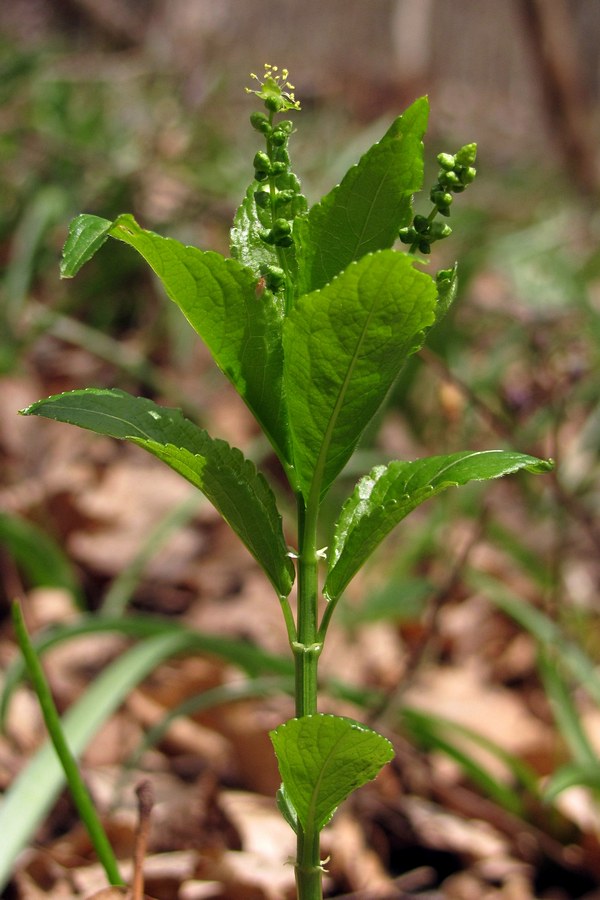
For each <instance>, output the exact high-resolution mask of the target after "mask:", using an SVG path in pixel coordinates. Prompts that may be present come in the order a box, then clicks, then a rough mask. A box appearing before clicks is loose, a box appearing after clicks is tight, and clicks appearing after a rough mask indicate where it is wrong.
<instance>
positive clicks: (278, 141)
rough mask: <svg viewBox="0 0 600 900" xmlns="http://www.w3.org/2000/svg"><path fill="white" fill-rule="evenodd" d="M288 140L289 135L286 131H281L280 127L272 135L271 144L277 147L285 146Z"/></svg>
mask: <svg viewBox="0 0 600 900" xmlns="http://www.w3.org/2000/svg"><path fill="white" fill-rule="evenodd" d="M287 140H288V136H287V134H286V133H285V132H284V131H281V129H280V128H279V127H278V128H276V129H275V131H274V132H273V133H272V134H271V142H272V143H273V144H274V146H275V147H283V146H285V144H286V143H287Z"/></svg>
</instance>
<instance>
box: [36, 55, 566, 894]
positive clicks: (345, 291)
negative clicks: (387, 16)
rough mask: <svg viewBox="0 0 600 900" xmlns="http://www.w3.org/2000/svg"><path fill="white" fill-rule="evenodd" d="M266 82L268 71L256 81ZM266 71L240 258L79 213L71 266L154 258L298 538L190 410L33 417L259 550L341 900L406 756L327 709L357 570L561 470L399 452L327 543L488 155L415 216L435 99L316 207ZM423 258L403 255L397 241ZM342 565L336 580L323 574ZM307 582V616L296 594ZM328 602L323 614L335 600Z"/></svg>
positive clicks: (117, 397) (56, 406)
mask: <svg viewBox="0 0 600 900" xmlns="http://www.w3.org/2000/svg"><path fill="white" fill-rule="evenodd" d="M254 77H256V76H254ZM287 78H288V74H287V72H286V71H285V70H283V72H282V73H281V74H279V73H278V71H277V69H276V68H274V67H270V66H267V67H266V69H265V75H264V77H263V79H262V80H260V79H256V80H257V81H258V87H257V88H256V89H255V90H252V91H251V93H253V94H255V95H256V96H257V97H258V98H259V99H260V100H261V101H262V103H263V105H264V109H265V111H264V112H263V111H260V112H254V113H253V114H252V116H251V123H252V126H253V127H254V128H255V129H256V130H257V131H258V132H259V133H261V134H262V135H263V136H264V140H265V149H264V150H260V151H258V152H257V153H256V155H255V157H254V179H253V181H252V183H251V185H250V187H249V188H248V191H247V193H246V196H245V198H244V200H243V202H242V204H241V206H240V208H239V209H238V212H237V214H236V217H235V222H234V225H233V228H232V231H231V248H232V258H230V259H226V258H224V257H223V256H221V255H219V254H217V253H214V252H211V251H201V250H198V249H196V248H194V247H187V246H183V245H182V244H180V243H178V242H177V241H175V240H172V239H169V238H163V237H160V236H158V235H157V234H154V233H152V232H149V231H145V230H144V229H142V228H140V226H139V225H138V224H137V222H136V221H135V220H134V219H133V217H132V216H130V215H121V216H119V217H118V218H117V219H116V220H114V221H112V222H111V221H108V220H106V219H101V218H98V217H97V216H90V215H82V216H79V217H78V218H77V219H75V220H74V222H73V223H72V225H71V229H70V233H69V237H68V239H67V243H66V245H65V249H64V258H63V264H62V274H63V276H64V277H71V276H73V275H75V274H76V273H77V271H78V270H79V269H80V268H81V266H82V265H83V264H84V263H85V262H86V261H87V260H89V259H90V258H91V257H92V256H93V255H94V254H95V253H96V251H97V250H99V249H100V247H101V246H102V245H103V244H104V242H105V241H106V240H107V238H108V237H112V238H114V239H116V240H118V241H121V242H123V243H125V244H128V245H129V246H131V247H133V248H134V249H135V250H137V252H138V253H139V254H140V255H141V256H142V257H143V258H144V259H145V260H146V261H147V262H148V263H149V265H150V266H151V267H152V269H153V270H154V271H155V273H156V274H157V276H158V277H159V279H160V280H161V282H162V284H163V286H164V288H165V290H166V292H167V294H168V296H169V297H170V298H171V299H172V300H173V301H174V302H175V303H176V304H177V305H178V306H179V307H180V308H181V310H182V312H183V313H184V315H185V316H186V317H187V319H188V320H189V322H190V324H191V325H192V326H193V328H194V329H195V330H196V331H197V332H198V334H199V335H200V336H201V338H202V339H203V341H204V342H205V343H206V345H207V346H208V348H209V349H210V351H211V352H212V355H213V357H214V359H215V362H216V364H217V366H218V367H219V368H220V369H221V370H222V371H223V372H224V374H225V375H226V376H227V377H228V378H229V380H230V381H231V382H232V383H233V385H234V387H235V388H236V389H237V391H238V393H239V394H240V396H241V397H242V399H243V400H244V401H245V403H246V404H247V406H248V407H249V409H250V410H251V412H252V413H253V415H254V416H255V418H256V420H257V422H258V423H259V425H260V426H261V428H262V430H263V432H264V433H265V435H266V436H267V438H268V439H269V441H270V443H271V445H272V447H273V450H274V451H275V453H276V455H277V457H278V459H279V462H280V463H281V466H282V469H283V471H284V473H285V475H286V477H287V481H288V483H289V486H290V489H291V492H292V494H293V496H294V498H295V501H296V507H297V533H296V540H295V541H294V549H293V550H291V551H290V550H289V548H288V543H287V540H286V538H285V536H284V530H283V526H282V519H281V516H280V513H279V510H278V508H277V504H276V500H275V495H274V492H273V490H272V489H271V487H270V485H269V484H268V482H267V480H266V479H265V478H264V476H263V475H262V474H261V473H259V472H258V471H257V469H256V467H255V466H254V464H253V463H252V462H250V461H249V460H248V459H246V458H245V457H244V455H243V454H242V452H241V451H240V450H238V449H237V448H235V447H231V446H229V445H228V444H226V443H225V442H224V441H222V440H218V439H215V438H212V437H210V436H209V435H208V434H207V433H206V432H205V431H203V430H201V429H200V428H198V427H197V426H196V425H194V424H193V423H192V422H191V421H189V420H188V419H186V418H184V416H183V415H182V414H181V412H179V411H178V410H175V409H167V408H164V407H161V406H159V405H157V404H156V403H154V402H153V401H151V400H149V399H146V398H139V397H137V398H136V397H133V396H130V395H128V394H126V393H124V392H123V391H120V390H102V389H86V390H76V391H72V392H70V393H66V394H60V395H56V396H54V397H50V398H48V399H47V400H41V401H39V402H37V403H34V404H33V405H32V406H30V407H29V408H28V409H26V410H23V413H24V414H25V415H38V416H45V417H47V418H50V419H54V420H57V421H63V422H68V423H71V424H75V425H79V426H81V427H84V428H88V429H91V430H92V431H96V432H98V433H100V434H104V435H109V436H112V437H115V438H120V439H124V440H129V441H132V442H133V443H135V444H137V445H138V446H140V447H143V448H144V449H146V450H147V451H149V452H150V453H152V454H153V455H155V456H156V457H158V458H159V459H162V460H163V461H164V462H166V463H167V464H168V465H169V466H171V467H172V468H173V469H174V470H176V471H178V472H180V473H181V474H182V475H183V476H184V477H185V478H187V479H188V480H189V481H190V482H191V483H192V484H194V485H195V486H196V487H197V488H199V489H200V490H201V491H202V492H203V493H204V494H205V495H206V497H207V498H208V499H209V500H210V501H211V503H213V505H214V506H215V507H216V508H217V510H218V511H219V512H220V513H221V515H222V516H223V518H224V519H225V520H226V521H227V522H228V523H229V524H230V525H231V527H232V528H233V529H234V531H235V532H236V533H237V534H238V535H239V537H240V538H241V540H242V541H243V542H244V543H245V545H246V547H247V548H248V550H249V551H250V552H251V553H252V555H253V556H254V558H255V559H256V561H257V562H258V563H259V565H260V566H261V567H262V569H263V570H264V572H265V574H266V575H267V577H268V579H269V580H270V582H271V584H272V586H273V588H274V590H275V593H276V595H277V597H278V600H279V603H280V605H281V609H282V612H283V616H284V619H285V624H286V628H287V633H288V637H289V644H290V648H291V652H292V655H293V660H294V672H295V689H294V692H295V708H296V717H295V718H294V719H292V720H290V721H288V722H286V723H284V724H283V725H281V726H280V727H279V728H277V729H275V731H274V732H272V734H271V738H272V742H273V745H274V748H275V752H276V755H277V759H278V763H279V768H280V772H281V776H282V786H281V789H280V791H279V793H278V803H279V807H280V809H281V811H282V813H283V815H284V816H285V818H286V820H287V821H288V822H289V824H290V825H291V827H292V828H293V829H294V830H295V832H296V834H297V839H298V840H297V844H298V850H297V859H296V880H297V886H298V896H299V897H300V898H303V900H315V898H320V897H321V896H322V887H321V882H322V872H323V864H322V861H321V858H320V852H319V839H320V832H321V830H322V828H323V827H324V825H325V824H326V823H327V822H328V820H329V819H330V818H331V816H332V815H333V813H334V811H335V809H336V807H337V806H338V805H339V803H341V802H342V801H343V800H344V799H345V798H346V797H347V796H348V795H349V794H350V793H351V792H352V791H353V790H354V789H355V788H357V787H359V786H360V785H362V784H364V783H365V782H366V781H368V780H370V779H371V778H373V777H375V775H376V774H377V772H378V771H379V769H380V768H381V766H383V765H384V764H385V763H386V762H387V761H389V760H390V759H391V757H392V755H393V749H392V746H391V744H390V743H389V741H388V740H386V739H385V738H384V737H382V736H381V735H379V734H377V733H376V732H375V731H373V730H372V729H370V728H367V727H366V726H364V725H361V724H360V723H358V722H356V721H354V720H351V719H348V718H343V717H339V716H334V715H321V714H319V713H318V709H317V694H318V678H317V672H318V662H319V657H320V655H321V653H322V650H323V646H324V642H325V639H326V635H327V630H328V627H329V624H330V621H331V617H332V614H333V612H334V610H335V608H336V606H337V604H338V602H339V600H340V597H341V596H342V594H343V592H344V590H345V589H346V587H347V585H348V584H349V582H350V581H351V579H352V578H353V577H354V576H355V575H356V573H357V572H358V571H359V569H360V568H361V567H362V565H363V564H364V563H365V562H366V560H367V559H368V558H369V556H370V555H371V554H372V552H373V551H374V550H375V548H376V547H377V546H378V545H379V544H380V543H381V541H382V540H383V539H384V538H385V537H386V535H387V534H388V533H389V532H390V531H391V530H392V529H393V527H394V526H395V525H397V524H398V523H399V522H400V521H401V520H402V519H404V518H405V517H406V516H407V515H408V513H410V512H411V511H412V510H413V509H415V507H417V506H418V505H419V504H421V503H423V502H424V501H425V500H428V499H429V498H430V497H433V496H434V495H436V494H438V493H440V492H442V491H444V490H445V489H446V488H448V487H451V486H457V485H461V484H466V483H467V482H469V481H473V480H483V479H489V478H496V477H499V476H502V475H506V474H510V473H513V472H516V471H518V470H522V469H524V470H527V471H530V472H544V471H548V470H549V468H550V467H551V464H550V463H548V462H545V461H542V460H539V459H536V458H534V457H532V456H528V455H525V454H521V453H516V452H513V451H502V450H494V451H480V452H470V451H467V452H461V453H454V454H452V455H449V456H433V457H429V458H426V459H419V460H415V461H412V462H408V461H393V462H391V463H389V464H387V465H379V466H376V467H375V468H373V469H372V470H371V471H370V472H369V473H368V474H367V475H365V476H364V477H363V478H361V479H360V480H359V482H358V484H357V486H356V488H355V490H354V492H353V493H352V494H351V496H350V497H348V499H347V500H346V502H345V503H344V504H343V507H342V509H341V512H340V514H339V517H338V520H337V523H336V524H335V528H334V532H333V538H332V541H331V545H330V546H329V547H325V548H322V549H320V547H321V543H320V525H321V516H320V514H321V509H322V505H323V501H324V499H325V497H326V495H327V494H328V491H329V489H330V488H331V486H332V485H333V483H334V482H335V481H336V480H337V479H338V477H339V476H340V474H341V472H342V470H343V469H344V467H345V465H346V463H347V462H348V461H349V459H350V457H351V456H352V454H353V452H354V450H355V448H356V446H357V444H358V442H359V439H360V437H361V435H362V433H363V432H364V430H365V428H366V426H367V425H368V423H369V422H370V421H371V419H372V418H373V416H374V414H375V413H376V412H377V411H378V409H379V408H380V407H381V406H382V404H383V403H384V402H385V399H386V396H387V394H388V392H389V390H390V388H391V387H392V385H393V383H394V381H395V379H396V377H397V375H398V373H399V371H400V369H401V368H402V366H403V364H404V363H405V361H406V360H407V358H409V357H410V356H411V355H412V354H413V353H414V352H415V351H416V350H417V349H418V348H419V347H420V346H421V345H422V344H423V342H424V341H425V338H426V336H427V333H428V332H429V330H430V329H431V328H432V327H433V325H434V324H435V323H436V322H437V321H438V320H439V319H440V318H442V317H443V315H444V314H445V312H446V311H447V309H448V307H449V306H450V304H451V303H452V301H453V299H454V297H455V294H456V284H457V281H456V266H455V267H453V268H452V269H446V270H443V271H441V272H438V273H437V276H436V277H435V278H433V277H431V276H430V275H428V274H427V273H426V272H424V271H423V270H422V269H421V268H420V267H418V266H417V265H415V263H416V259H415V256H414V253H415V252H416V251H417V250H418V251H420V252H421V253H429V250H430V248H431V244H432V243H433V242H434V241H436V240H439V239H441V238H444V237H446V236H448V234H449V233H450V229H449V227H448V226H447V225H445V224H440V223H439V222H438V221H437V216H438V215H441V216H443V217H447V216H448V215H449V211H450V204H451V202H452V199H453V194H455V193H459V192H461V191H462V190H464V188H465V187H466V186H467V185H468V184H469V183H470V182H471V181H472V180H473V178H474V176H475V169H474V168H473V163H474V161H475V153H476V148H475V145H473V144H469V145H466V146H465V147H463V148H461V150H459V152H458V153H457V154H456V155H454V156H450V155H449V154H440V156H439V157H438V161H439V163H440V172H439V175H438V180H437V182H436V183H435V185H434V186H433V188H432V189H431V192H430V199H431V201H432V204H433V206H432V210H431V212H430V214H429V215H428V216H423V215H416V216H415V215H413V210H412V197H413V194H414V193H415V192H416V191H418V190H420V189H421V186H422V181H423V145H422V138H423V135H424V132H425V128H426V124H427V118H428V103H427V100H426V98H422V99H420V100H417V101H416V102H415V103H414V104H413V105H412V106H411V107H410V108H409V109H408V110H406V112H405V113H404V114H403V115H402V116H400V117H399V118H397V119H396V120H395V121H394V122H393V123H392V125H391V127H390V128H389V129H388V131H387V132H386V134H385V135H384V136H383V138H382V139H381V141H380V142H379V143H376V144H374V145H373V146H372V147H371V149H370V150H368V151H367V153H366V154H365V155H364V156H363V157H362V159H361V160H360V162H359V163H358V164H357V165H356V166H353V167H352V168H351V169H350V170H349V171H348V173H347V174H346V176H345V177H344V178H343V180H342V181H341V183H340V184H339V185H338V186H337V187H335V188H334V189H333V190H332V191H331V192H330V193H329V194H327V195H326V196H325V197H323V199H322V200H321V201H320V202H319V203H317V204H316V205H314V206H313V207H312V208H310V209H307V203H306V200H305V198H304V197H303V195H302V193H301V191H300V183H299V181H298V179H297V177H296V175H295V174H294V173H293V172H292V170H291V166H290V157H289V149H288V148H289V140H290V136H291V134H292V133H293V130H294V128H293V123H292V121H291V120H290V119H288V118H280V116H281V115H282V114H286V113H289V112H293V111H295V110H297V109H299V103H298V102H297V101H296V99H295V97H294V94H293V88H292V86H291V85H290V84H289V82H288V81H287ZM398 237H400V239H401V240H402V242H404V243H405V244H408V245H409V249H410V252H408V253H404V252H400V251H398V250H396V249H393V246H394V244H395V243H396V240H397V239H398ZM321 564H324V565H325V566H326V575H325V578H324V581H323V582H322V587H321V578H320V567H321ZM295 580H296V582H297V589H296V594H297V605H296V613H294V609H293V606H292V601H291V596H292V587H293V584H294V581H295ZM322 604H323V606H322Z"/></svg>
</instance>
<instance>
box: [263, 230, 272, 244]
mask: <svg viewBox="0 0 600 900" xmlns="http://www.w3.org/2000/svg"><path fill="white" fill-rule="evenodd" d="M260 239H261V241H264V242H265V244H274V243H275V237H274V235H273V232H272V231H261V232H260Z"/></svg>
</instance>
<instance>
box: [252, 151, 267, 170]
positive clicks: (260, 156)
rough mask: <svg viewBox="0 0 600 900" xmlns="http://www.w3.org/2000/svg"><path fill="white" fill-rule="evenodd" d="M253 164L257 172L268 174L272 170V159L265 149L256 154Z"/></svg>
mask: <svg viewBox="0 0 600 900" xmlns="http://www.w3.org/2000/svg"><path fill="white" fill-rule="evenodd" d="M252 164H253V166H254V170H255V171H256V172H266V173H267V175H268V174H270V172H271V160H270V159H269V157H268V156H267V154H266V153H265V151H264V150H259V151H258V153H256V154H255V156H254V159H253V160H252Z"/></svg>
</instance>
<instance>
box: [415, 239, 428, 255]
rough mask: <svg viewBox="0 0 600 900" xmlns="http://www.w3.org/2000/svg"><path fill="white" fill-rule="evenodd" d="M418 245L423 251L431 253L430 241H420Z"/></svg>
mask: <svg viewBox="0 0 600 900" xmlns="http://www.w3.org/2000/svg"><path fill="white" fill-rule="evenodd" d="M418 247H419V250H420V251H421V253H431V244H430V243H429V241H425V240H422V241H419V244H418Z"/></svg>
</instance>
